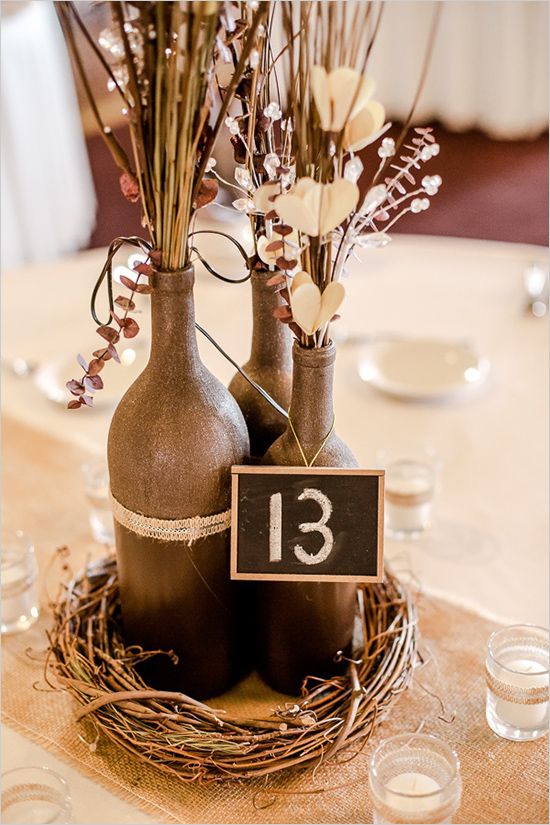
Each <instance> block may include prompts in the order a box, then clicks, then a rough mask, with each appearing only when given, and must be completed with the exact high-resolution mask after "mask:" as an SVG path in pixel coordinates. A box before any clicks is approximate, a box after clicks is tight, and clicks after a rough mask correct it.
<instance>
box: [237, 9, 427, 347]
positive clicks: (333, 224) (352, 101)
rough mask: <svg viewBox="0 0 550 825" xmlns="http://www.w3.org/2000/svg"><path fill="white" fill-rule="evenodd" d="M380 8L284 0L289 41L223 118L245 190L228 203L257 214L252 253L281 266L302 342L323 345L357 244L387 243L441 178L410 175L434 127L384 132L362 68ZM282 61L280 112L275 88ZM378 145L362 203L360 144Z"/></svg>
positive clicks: (422, 159)
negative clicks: (239, 111) (238, 112)
mask: <svg viewBox="0 0 550 825" xmlns="http://www.w3.org/2000/svg"><path fill="white" fill-rule="evenodd" d="M375 8H376V5H375V4H373V3H364V2H346V0H335V1H334V2H330V3H323V2H315V1H314V2H301V3H299V4H294V3H292V2H284V3H283V4H282V8H281V14H282V23H283V27H284V31H285V40H286V44H287V45H286V47H285V48H284V49H283V50H282V52H281V53H280V54H279V55H277V56H276V57H275V58H273V56H272V51H271V49H270V48H269V42H268V43H267V44H266V46H265V49H264V65H263V74H262V73H260V74H259V75H258V77H259V79H258V78H257V77H256V76H255V77H254V82H253V83H252V84H251V85H250V87H249V95H250V97H249V99H248V105H247V107H246V109H245V111H244V112H243V115H242V116H239V117H235V118H234V117H229V118H228V119H227V120H226V125H227V126H228V128H229V130H230V132H231V134H232V143H233V144H234V146H235V147H236V149H237V158H236V159H237V160H238V161H239V160H242V161H243V163H242V165H240V166H238V167H237V171H236V179H237V183H238V184H239V185H240V187H241V195H242V197H240V198H238V199H237V200H236V201H235V202H234V204H233V205H234V206H235V208H236V209H238V210H239V211H241V212H245V213H247V214H248V215H249V216H250V218H251V223H252V228H253V235H254V240H255V251H256V255H257V257H258V258H259V259H260V260H261V261H262V262H263V263H264V264H265V265H268V266H269V267H270V268H271V269H272V270H274V271H275V272H276V274H275V275H274V276H273V277H272V279H271V283H272V284H273V285H276V286H278V287H279V288H280V290H281V293H282V296H283V298H284V299H285V300H286V302H287V303H286V306H282V307H280V308H278V309H277V310H276V312H277V316H278V317H279V318H280V320H281V321H282V322H283V323H286V324H289V325H290V327H291V329H292V330H293V332H294V333H295V335H296V337H297V338H298V340H299V342H300V344H301V345H302V346H304V347H320V346H323V345H326V344H327V343H328V341H329V324H330V321H331V320H333V319H335V317H337V315H336V313H337V311H338V309H339V308H340V305H341V303H342V301H343V299H344V295H345V288H344V286H343V284H342V279H343V278H344V277H345V276H346V274H347V268H346V265H347V263H348V261H349V259H350V257H351V256H353V255H356V251H355V250H356V248H364V247H382V246H385V245H386V244H387V243H388V242H389V241H390V236H389V234H388V231H389V230H390V229H391V228H392V227H393V226H394V225H395V224H396V223H397V221H398V220H400V218H402V217H403V215H405V214H406V213H407V212H413V213H418V212H422V211H424V210H425V209H427V208H428V207H429V205H430V200H429V198H430V197H432V196H433V195H435V194H436V193H437V191H438V189H439V187H440V185H441V178H440V176H439V175H422V178H421V182H420V184H418V183H417V180H416V177H415V175H417V174H418V173H420V174H422V167H423V165H424V164H425V163H426V162H427V161H428V160H430V159H431V158H432V157H435V156H436V155H437V154H438V152H439V146H438V144H437V143H436V142H435V138H434V137H433V135H432V129H431V128H417V129H415V130H414V132H413V134H412V136H411V139H410V142H408V143H405V137H406V135H407V133H408V124H406V125H405V128H404V129H403V132H402V134H401V137H400V138H399V140H398V141H397V143H396V141H395V140H394V139H393V138H390V137H384V134H385V133H386V132H387V130H388V129H389V128H390V127H391V123H386V122H385V111H384V107H383V106H382V104H381V103H379V102H378V101H377V100H376V99H374V97H373V95H374V92H375V84H374V81H373V79H372V78H371V77H369V76H368V75H367V74H365V72H366V68H367V64H368V59H369V56H370V53H371V50H372V47H373V45H374V42H375V38H376V34H377V31H378V27H379V23H380V19H381V10H382V7H381V6H380V7H379V11H378V17H377V19H376V20H375V22H374V26H371V25H370V23H371V22H372V21H371V19H370V18H371V15H374V14H375ZM281 59H284V61H285V62H286V64H287V68H286V75H287V77H286V84H285V85H286V89H287V92H288V101H287V107H286V108H287V110H286V112H285V115H284V117H283V113H282V112H281V106H280V101H276V100H271V99H270V94H269V92H270V83H269V78H270V77H271V75H272V73H273V71H274V69H275V74H276V64H277V62H278V61H280V60H281ZM258 72H260V67H258ZM271 85H272V84H271ZM278 87H279V83H277V88H278ZM413 109H414V107H413ZM412 111H413V110H411V113H412ZM277 120H278V121H279V124H278V128H277V129H275V128H274V124H275V121H277ZM375 143H377V144H378V147H377V155H378V158H379V163H378V168H377V170H376V172H375V173H374V175H373V177H372V179H371V180H370V181H369V183H368V186H367V193H366V196H365V197H364V198H363V199H362V201H361V202H359V201H360V190H359V187H358V180H359V178H360V177H361V175H362V173H363V168H364V167H363V163H362V161H361V159H360V157H359V156H358V154H357V153H358V152H360V151H361V150H362V149H365V148H366V147H368V146H371V145H372V144H375ZM400 153H401V154H400ZM239 155H240V156H241V157H239ZM266 178H267V180H266Z"/></svg>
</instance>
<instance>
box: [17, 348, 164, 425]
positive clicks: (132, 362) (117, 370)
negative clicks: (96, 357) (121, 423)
mask: <svg viewBox="0 0 550 825" xmlns="http://www.w3.org/2000/svg"><path fill="white" fill-rule="evenodd" d="M95 346H96V348H99V346H100V344H99V345H97V344H96V345H95ZM117 349H118V352H119V355H120V359H121V363H120V364H117V363H116V362H115V361H113V360H112V359H111V360H110V361H108V362H107V363H106V364H105V367H104V368H103V370H102V371H101V377H102V379H103V383H104V387H103V389H102V390H98V391H97V392H96V393H95V395H94V407H96V408H98V409H107V408H112V407H114V406H115V405H116V404H117V403H118V401H119V400H120V399H121V398H122V396H123V395H124V393H125V392H126V390H127V389H128V387H129V386H130V384H132V382H133V381H134V380H135V379H136V378H137V377H138V375H139V374H140V372H142V370H143V368H144V367H145V365H146V363H147V359H148V354H149V347H148V345H147V343H145V341H139V342H138V341H135V342H134V341H130V340H128V341H127V342H125V343H124V344H123V345H121V344H119V345H118V347H117ZM81 375H82V368H81V367H80V366H79V365H78V364H77V362H76V358H70V357H64V358H56V359H52V360H50V361H46V362H44V364H42V365H41V366H40V367H38V369H37V370H36V372H35V373H34V376H33V378H34V383H35V385H36V386H37V387H38V389H39V390H40V392H41V393H43V395H45V396H46V398H48V399H49V400H50V401H53V402H54V403H56V404H61V405H63V406H66V404H67V402H68V401H70V400H71V398H72V395H71V394H70V392H69V390H68V389H67V387H66V386H65V385H66V383H67V381H69V380H70V379H71V378H79V377H80V376H81Z"/></svg>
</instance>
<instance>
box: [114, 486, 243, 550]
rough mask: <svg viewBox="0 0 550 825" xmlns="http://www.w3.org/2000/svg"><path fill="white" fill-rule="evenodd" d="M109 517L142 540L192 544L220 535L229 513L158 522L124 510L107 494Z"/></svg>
mask: <svg viewBox="0 0 550 825" xmlns="http://www.w3.org/2000/svg"><path fill="white" fill-rule="evenodd" d="M111 503H112V507H113V516H114V518H115V519H116V520H117V521H118V523H119V524H121V525H122V526H123V527H126V529H127V530H131V531H132V532H133V533H137V535H138V536H143V537H144V538H149V539H157V540H158V541H184V542H185V543H186V544H192V543H193V542H195V541H198V540H199V539H203V538H206V536H213V535H214V534H215V533H223V531H224V530H228V529H229V527H230V526H231V510H230V509H229V510H224V511H223V512H222V513H214V515H211V516H192V517H191V518H182V519H161V518H151V517H150V516H144V515H142V514H141V513H135V512H134V511H133V510H128V508H127V507H124V505H123V504H121V503H120V501H117V500H116V498H115V497H114V496H113V494H112V493H111Z"/></svg>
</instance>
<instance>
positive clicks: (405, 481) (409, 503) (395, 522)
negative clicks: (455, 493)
mask: <svg viewBox="0 0 550 825" xmlns="http://www.w3.org/2000/svg"><path fill="white" fill-rule="evenodd" d="M434 475H435V474H434V470H433V468H432V467H430V465H429V464H421V463H419V462H416V461H395V462H394V463H392V464H390V465H389V466H388V467H387V469H386V508H385V509H386V528H387V530H388V533H389V535H390V536H393V537H394V538H413V537H414V536H415V535H419V534H420V533H422V532H424V530H427V529H428V528H429V527H430V523H431V515H432V505H433V499H434V491H435V477H434Z"/></svg>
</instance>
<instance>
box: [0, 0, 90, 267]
mask: <svg viewBox="0 0 550 825" xmlns="http://www.w3.org/2000/svg"><path fill="white" fill-rule="evenodd" d="M14 5H15V4H14ZM18 5H19V6H22V8H18V9H14V10H13V13H8V14H6V13H5V12H6V11H10V9H9V6H10V3H6V4H3V6H4V9H3V14H2V32H1V40H2V57H1V64H2V74H1V113H2V117H1V127H0V128H1V166H2V177H1V190H2V238H1V241H2V243H1V261H2V267H3V268H4V267H12V266H16V265H20V264H23V263H30V262H33V261H39V260H40V261H44V260H48V259H53V258H56V257H59V256H60V255H62V254H63V253H66V252H72V251H74V250H76V249H79V248H81V247H82V246H85V245H86V244H87V242H88V240H89V238H90V234H91V232H92V229H93V226H94V221H95V191H94V186H93V181H92V176H91V171H90V165H89V161H88V155H87V152H86V145H85V142H84V137H83V134H82V127H81V123H80V116H79V110H78V103H77V99H76V94H75V89H74V83H73V76H72V72H71V67H70V63H69V59H68V56H67V52H66V49H65V44H64V41H63V36H62V34H61V30H60V27H59V25H58V22H57V19H56V15H55V11H54V9H53V5H52V4H51V3H49V2H32V3H28V4H26V5H23V4H18ZM6 7H8V8H7V9H6Z"/></svg>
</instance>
